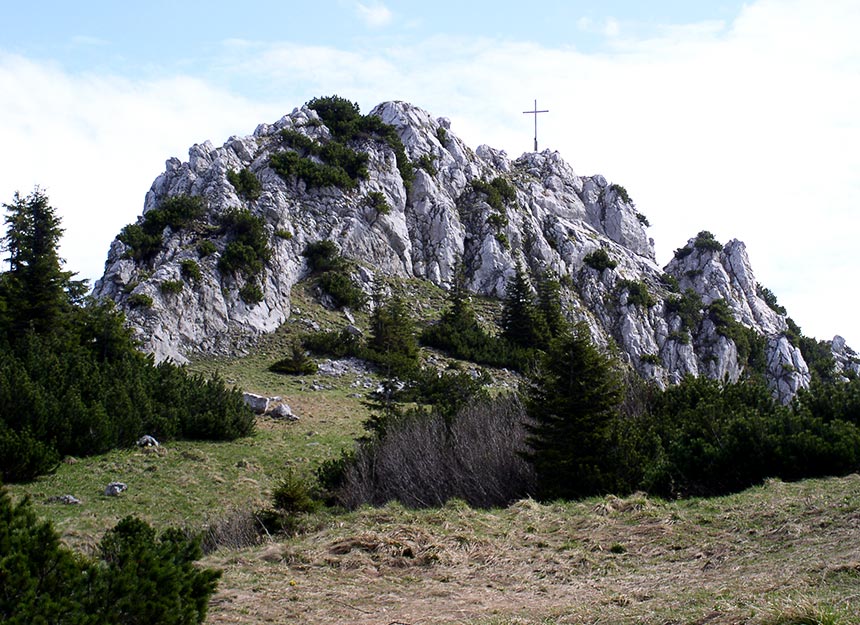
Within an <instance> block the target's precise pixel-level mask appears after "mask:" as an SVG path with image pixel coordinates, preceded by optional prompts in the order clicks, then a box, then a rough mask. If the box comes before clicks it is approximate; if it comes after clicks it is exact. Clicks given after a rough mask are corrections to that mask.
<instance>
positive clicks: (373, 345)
mask: <svg viewBox="0 0 860 625" xmlns="http://www.w3.org/2000/svg"><path fill="white" fill-rule="evenodd" d="M374 303H375V305H374V308H373V314H372V315H371V317H370V339H369V341H368V349H369V351H370V352H371V354H370V356H371V357H372V359H373V360H375V361H376V362H378V363H379V364H382V365H384V366H386V367H387V369H388V372H389V373H390V374H392V375H395V376H396V375H403V376H408V375H409V373H410V370H411V369H412V368H413V367H415V366H417V364H418V340H417V338H416V336H415V324H414V322H413V321H412V317H411V316H410V314H409V309H408V307H407V306H406V302H405V301H404V300H403V298H402V297H400V296H399V295H393V296H391V297H390V298H389V299H388V300H387V301H383V300H382V294H381V292H380V291H378V290H377V292H376V293H374Z"/></svg>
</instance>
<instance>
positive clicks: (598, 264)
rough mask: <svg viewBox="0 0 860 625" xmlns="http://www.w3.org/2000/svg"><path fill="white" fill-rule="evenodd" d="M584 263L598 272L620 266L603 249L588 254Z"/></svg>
mask: <svg viewBox="0 0 860 625" xmlns="http://www.w3.org/2000/svg"><path fill="white" fill-rule="evenodd" d="M582 261H583V262H584V263H585V264H586V265H588V266H589V267H591V268H592V269H596V270H597V271H603V270H604V269H615V268H616V267H617V266H618V263H617V262H616V261H614V260H612V258H610V257H609V254H608V253H607V251H606V250H605V249H603V248H602V247H599V248H597V249H596V250H594V251H593V252H591V253H589V254H586V255H585V258H583V259H582Z"/></svg>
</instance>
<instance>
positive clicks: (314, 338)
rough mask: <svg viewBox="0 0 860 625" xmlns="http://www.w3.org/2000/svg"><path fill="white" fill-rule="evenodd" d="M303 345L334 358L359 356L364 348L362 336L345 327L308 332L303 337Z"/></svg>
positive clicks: (321, 354)
mask: <svg viewBox="0 0 860 625" xmlns="http://www.w3.org/2000/svg"><path fill="white" fill-rule="evenodd" d="M302 345H303V346H304V347H305V348H306V349H309V350H310V351H312V352H313V353H315V354H318V355H320V356H331V357H332V358H345V357H346V356H358V355H359V354H360V353H361V349H362V341H361V338H360V337H359V336H357V335H355V334H352V333H351V332H348V331H346V330H345V329H344V330H341V331H339V332H335V331H333V330H329V331H323V332H314V333H313V334H306V335H305V336H303V337H302Z"/></svg>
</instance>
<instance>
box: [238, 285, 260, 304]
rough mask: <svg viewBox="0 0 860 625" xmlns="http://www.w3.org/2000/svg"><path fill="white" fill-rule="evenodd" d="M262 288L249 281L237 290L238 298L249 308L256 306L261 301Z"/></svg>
mask: <svg viewBox="0 0 860 625" xmlns="http://www.w3.org/2000/svg"><path fill="white" fill-rule="evenodd" d="M263 297H264V293H263V289H262V287H261V286H260V285H259V284H257V282H256V281H255V280H249V281H248V282H246V283H245V284H243V285H242V288H241V289H239V298H240V299H241V300H242V301H243V302H245V303H246V304H248V305H249V306H256V305H257V304H259V303H260V302H262V301H263Z"/></svg>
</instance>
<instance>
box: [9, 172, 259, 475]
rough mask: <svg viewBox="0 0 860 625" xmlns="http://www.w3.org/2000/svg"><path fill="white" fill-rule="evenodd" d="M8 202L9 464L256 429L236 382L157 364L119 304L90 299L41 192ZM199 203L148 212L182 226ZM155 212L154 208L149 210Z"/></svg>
mask: <svg viewBox="0 0 860 625" xmlns="http://www.w3.org/2000/svg"><path fill="white" fill-rule="evenodd" d="M4 206H5V208H6V211H7V214H6V225H7V232H6V235H5V237H4V238H3V246H4V249H5V250H6V252H7V254H8V255H9V256H8V259H9V270H8V271H5V272H3V273H2V274H0V310H2V316H0V353H2V359H0V450H2V453H0V473H2V477H3V480H5V481H6V482H15V481H21V480H29V479H33V478H34V477H36V476H37V475H40V474H43V473H46V472H49V471H51V470H53V469H54V468H55V467H56V466H57V463H58V462H59V461H60V460H61V459H62V458H63V457H65V456H68V455H72V456H85V455H89V454H97V453H103V452H105V451H107V450H109V449H112V448H114V447H117V446H129V445H133V444H134V443H135V441H137V439H138V438H140V437H141V436H142V435H144V434H150V435H152V436H155V437H157V438H159V439H164V440H170V439H175V438H202V439H217V440H231V439H234V438H236V437H239V436H246V435H248V434H249V433H250V432H251V431H252V430H253V427H254V424H253V415H252V414H251V413H250V411H249V410H248V409H247V408H246V407H245V406H244V404H243V403H242V399H241V396H240V394H239V393H238V391H236V390H232V389H229V388H227V386H226V385H225V384H224V382H223V381H221V380H218V379H203V378H201V377H200V376H195V375H190V374H188V373H187V372H185V371H184V370H183V369H181V368H180V367H177V366H176V365H172V364H170V363H161V364H158V365H156V364H155V363H154V362H153V360H152V358H151V357H148V356H146V355H144V354H142V353H141V352H140V351H138V349H137V346H136V343H135V340H134V337H133V334H132V332H131V330H130V329H129V328H127V327H126V326H125V323H124V320H123V316H122V315H121V313H119V312H118V311H117V310H116V308H115V306H114V305H113V304H112V303H111V302H99V301H95V300H93V299H90V298H86V297H84V292H85V286H84V284H83V283H81V282H79V281H76V280H74V279H73V274H71V273H70V272H67V271H64V270H63V268H62V261H61V260H60V258H59V256H58V254H57V247H58V243H59V239H60V236H61V234H62V228H61V227H60V220H59V217H58V216H57V212H56V210H55V209H54V208H53V207H52V206H51V205H50V203H49V200H48V197H47V196H46V195H45V194H44V192H42V191H41V190H39V189H37V190H35V191H34V192H33V193H31V194H30V195H28V196H26V197H21V196H19V195H16V196H15V197H14V199H13V201H12V203H11V204H6V205H4ZM198 207H199V203H198V202H196V201H187V202H186V201H184V200H183V201H177V202H173V203H169V204H168V206H166V207H165V208H163V209H162V210H161V211H159V212H158V216H157V217H148V219H153V220H156V221H158V222H159V223H162V222H163V223H171V224H174V225H177V224H179V223H184V222H186V221H187V220H189V219H192V218H193V217H194V215H197V208H198ZM151 213H152V211H151V212H150V213H149V214H151Z"/></svg>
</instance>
